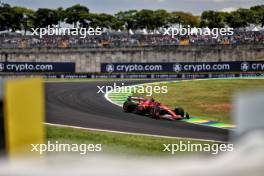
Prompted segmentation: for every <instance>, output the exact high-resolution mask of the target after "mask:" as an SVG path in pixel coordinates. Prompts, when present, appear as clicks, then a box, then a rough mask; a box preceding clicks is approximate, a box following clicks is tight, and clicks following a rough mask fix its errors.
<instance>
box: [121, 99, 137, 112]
mask: <svg viewBox="0 0 264 176" xmlns="http://www.w3.org/2000/svg"><path fill="white" fill-rule="evenodd" d="M136 107H137V105H136V104H135V103H133V102H132V101H126V102H124V104H123V110H124V112H132V111H134V110H135V109H136Z"/></svg>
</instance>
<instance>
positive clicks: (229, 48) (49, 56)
mask: <svg viewBox="0 0 264 176" xmlns="http://www.w3.org/2000/svg"><path fill="white" fill-rule="evenodd" d="M250 60H252V61H254V60H264V45H210V46H166V47H144V48H92V49H91V48H66V49H60V48H52V49H47V48H34V49H0V61H1V62H3V61H9V62H75V63H76V72H100V64H101V63H112V62H119V63H123V62H129V63H133V62H221V61H250Z"/></svg>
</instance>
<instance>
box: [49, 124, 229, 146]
mask: <svg viewBox="0 0 264 176" xmlns="http://www.w3.org/2000/svg"><path fill="white" fill-rule="evenodd" d="M44 124H46V125H50V126H57V127H65V128H74V129H80V130H87V131H99V132H110V133H116V134H127V135H135V136H146V137H159V138H167V139H179V140H192V141H207V142H221V143H223V142H224V141H217V140H209V139H199V138H185V137H172V136H162V135H155V134H144V133H132V132H123V131H114V130H103V129H98V128H85V127H78V126H71V125H62V124H55V123H47V122H45V123H44ZM224 143H227V142H224Z"/></svg>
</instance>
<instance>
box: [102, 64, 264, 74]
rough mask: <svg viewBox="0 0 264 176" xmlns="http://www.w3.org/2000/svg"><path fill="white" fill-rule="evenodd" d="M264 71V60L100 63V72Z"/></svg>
mask: <svg viewBox="0 0 264 176" xmlns="http://www.w3.org/2000/svg"><path fill="white" fill-rule="evenodd" d="M257 71H264V61H233V62H177V63H176V62H175V63H102V64H101V72H102V73H135V72H143V73H146V72H152V73H155V72H174V73H199V72H257Z"/></svg>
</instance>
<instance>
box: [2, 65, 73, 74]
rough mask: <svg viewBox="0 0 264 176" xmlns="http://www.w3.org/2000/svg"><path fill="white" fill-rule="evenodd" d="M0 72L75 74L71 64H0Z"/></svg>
mask: <svg viewBox="0 0 264 176" xmlns="http://www.w3.org/2000/svg"><path fill="white" fill-rule="evenodd" d="M0 72H15V73H17V72H21V73H23V72H75V63H73V62H0Z"/></svg>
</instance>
